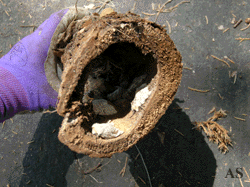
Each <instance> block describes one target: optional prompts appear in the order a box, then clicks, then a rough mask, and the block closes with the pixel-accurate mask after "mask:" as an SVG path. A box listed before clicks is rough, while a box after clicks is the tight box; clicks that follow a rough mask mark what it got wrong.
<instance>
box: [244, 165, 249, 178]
mask: <svg viewBox="0 0 250 187" xmlns="http://www.w3.org/2000/svg"><path fill="white" fill-rule="evenodd" d="M243 170H244V171H245V173H246V175H247V178H248V180H249V181H250V178H249V175H248V173H247V171H246V169H245V167H243Z"/></svg>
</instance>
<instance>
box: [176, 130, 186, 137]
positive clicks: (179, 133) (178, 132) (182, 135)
mask: <svg viewBox="0 0 250 187" xmlns="http://www.w3.org/2000/svg"><path fill="white" fill-rule="evenodd" d="M174 130H175V131H176V132H178V133H179V134H180V135H182V136H184V135H183V134H182V133H181V132H180V131H178V130H177V129H174Z"/></svg>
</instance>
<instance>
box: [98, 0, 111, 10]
mask: <svg viewBox="0 0 250 187" xmlns="http://www.w3.org/2000/svg"><path fill="white" fill-rule="evenodd" d="M110 1H111V0H107V1H105V2H104V3H103V4H102V6H101V7H100V8H99V10H98V11H97V13H99V12H100V11H101V9H103V7H105V6H106V4H107V3H109V2H110Z"/></svg>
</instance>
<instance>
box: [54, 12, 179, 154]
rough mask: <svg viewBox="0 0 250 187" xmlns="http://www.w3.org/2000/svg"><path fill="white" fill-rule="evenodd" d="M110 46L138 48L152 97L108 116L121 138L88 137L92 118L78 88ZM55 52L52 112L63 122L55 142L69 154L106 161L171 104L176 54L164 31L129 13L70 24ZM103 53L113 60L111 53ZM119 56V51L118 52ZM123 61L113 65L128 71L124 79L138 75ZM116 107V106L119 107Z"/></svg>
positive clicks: (176, 71) (147, 129) (140, 135)
mask: <svg viewBox="0 0 250 187" xmlns="http://www.w3.org/2000/svg"><path fill="white" fill-rule="evenodd" d="M116 44H117V46H120V47H121V46H122V45H124V46H125V48H124V50H126V48H128V47H131V46H133V45H134V48H136V49H139V50H140V52H141V54H142V56H143V57H142V59H143V58H144V59H145V63H146V65H145V66H146V69H144V70H143V71H145V73H146V75H147V85H148V86H149V89H150V90H151V91H152V93H151V95H150V96H149V98H148V99H147V100H146V102H145V103H144V105H143V107H142V108H141V109H140V110H139V111H138V112H135V113H134V112H133V111H128V112H127V113H126V114H124V115H122V116H113V118H112V119H113V122H114V124H115V127H116V128H118V129H120V130H122V131H124V133H123V134H122V135H120V136H119V137H117V138H113V139H102V138H100V137H96V136H95V135H93V134H92V133H91V125H92V124H93V122H94V121H95V119H96V117H97V116H96V114H95V113H94V112H93V106H92V104H91V102H89V103H82V102H81V101H82V97H83V94H84V90H83V87H84V85H85V83H86V80H87V77H88V74H89V72H91V71H92V70H93V69H94V67H96V64H98V63H99V60H97V59H98V58H99V57H100V56H102V55H103V54H104V53H105V51H108V50H109V48H112V45H113V46H114V45H116ZM55 53H57V54H58V56H59V57H60V58H61V62H62V64H63V74H62V82H61V85H60V88H59V102H58V104H57V112H58V114H60V115H62V116H64V120H63V123H62V127H61V128H60V132H59V136H58V138H59V140H60V141H61V142H62V143H64V144H65V145H67V146H68V147H69V148H70V149H71V150H73V151H75V152H77V153H83V154H87V155H89V156H91V157H110V156H112V154H114V153H116V152H123V151H126V150H127V149H129V148H130V147H131V146H133V145H134V144H136V143H137V142H138V141H139V140H140V139H142V138H143V137H144V136H145V135H147V134H148V133H149V132H150V131H151V130H152V129H153V128H154V127H155V125H156V123H157V122H158V120H159V119H160V118H161V116H162V115H163V114H164V113H165V111H166V109H167V108H168V106H169V105H170V104H171V102H172V101H173V99H174V95H175V93H176V91H177V89H178V86H179V84H180V81H181V76H182V63H181V55H180V53H179V51H177V49H176V47H175V45H174V43H173V41H172V40H171V39H170V37H169V36H168V35H167V33H166V30H165V29H164V28H163V27H161V26H160V25H158V24H156V23H153V22H150V21H147V20H144V19H142V18H140V17H139V16H138V15H136V14H133V13H129V12H128V13H126V14H119V13H115V12H113V13H111V14H108V15H106V16H103V17H99V16H98V15H97V14H96V15H93V16H90V19H89V20H87V21H86V18H85V19H84V21H81V20H77V21H72V23H71V24H70V25H69V27H68V28H67V30H66V31H65V33H64V37H63V39H61V40H60V41H58V48H57V49H56V50H55ZM107 54H108V55H110V58H113V59H114V58H115V54H114V57H112V52H109V53H107V52H106V54H105V55H106V56H107ZM123 55H125V53H124V54H123V53H121V54H120V56H123ZM132 61H133V60H132ZM134 62H136V61H133V63H134ZM126 63H129V62H126V61H121V62H120V63H118V64H117V65H118V66H119V67H121V68H126V67H127V66H129V67H131V69H132V70H133V71H132V70H131V71H129V70H128V76H135V73H136V72H137V71H138V72H139V71H140V70H139V69H138V67H139V66H138V67H137V65H136V64H135V65H134V66H133V64H131V62H130V64H127V65H126ZM133 68H134V69H133ZM136 68H137V69H136ZM120 106H121V108H122V104H120Z"/></svg>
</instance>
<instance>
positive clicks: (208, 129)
mask: <svg viewBox="0 0 250 187" xmlns="http://www.w3.org/2000/svg"><path fill="white" fill-rule="evenodd" d="M211 111H213V112H214V115H213V116H212V117H210V118H209V119H208V120H207V121H203V122H195V123H194V124H195V126H196V127H195V128H196V129H198V130H201V129H202V130H203V131H204V132H205V134H206V135H207V137H208V139H209V141H212V142H214V143H216V144H217V145H218V148H219V150H220V151H221V152H222V153H224V154H225V153H226V152H228V151H229V149H228V145H230V146H232V140H231V138H230V137H229V135H228V131H227V130H226V129H225V128H223V127H222V126H221V125H219V124H218V123H217V122H216V121H217V120H218V119H220V118H224V117H226V116H227V114H226V112H225V111H224V110H222V109H220V110H219V111H216V109H214V108H213V109H212V110H211Z"/></svg>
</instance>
